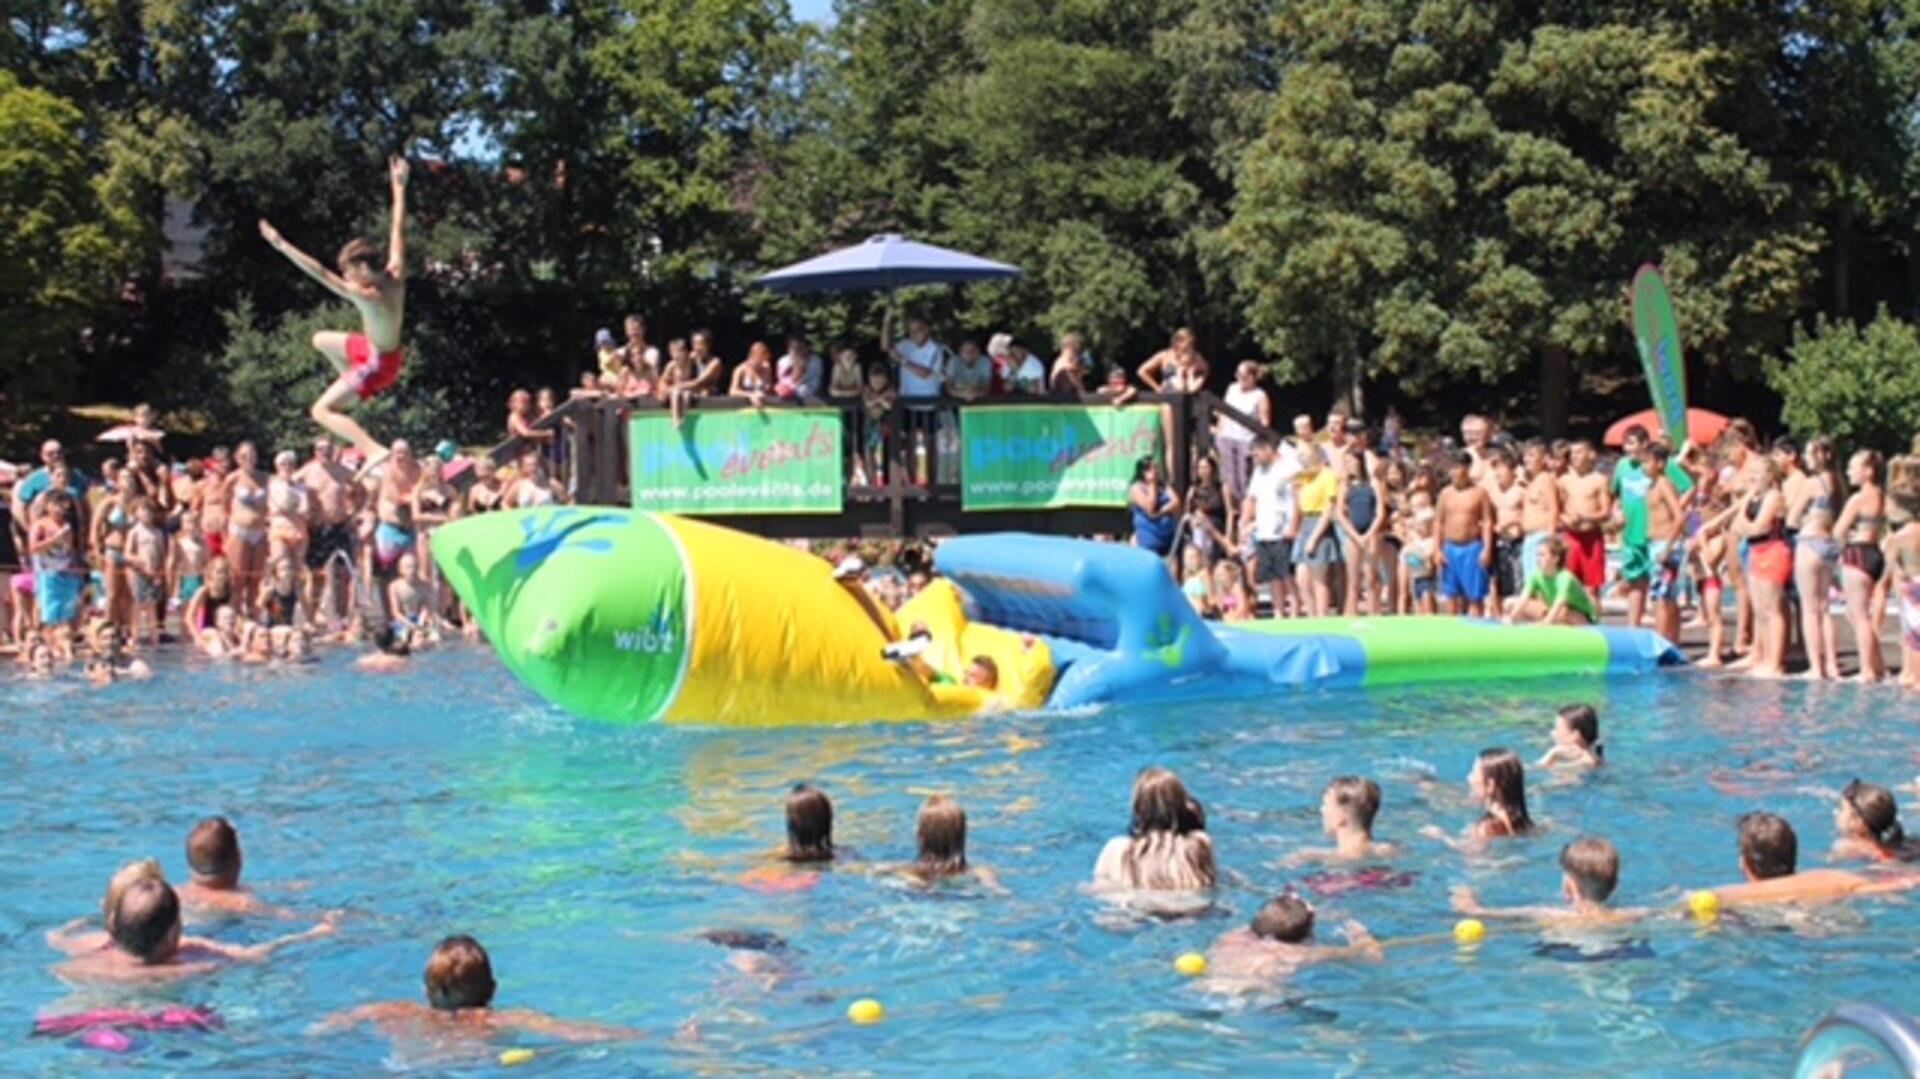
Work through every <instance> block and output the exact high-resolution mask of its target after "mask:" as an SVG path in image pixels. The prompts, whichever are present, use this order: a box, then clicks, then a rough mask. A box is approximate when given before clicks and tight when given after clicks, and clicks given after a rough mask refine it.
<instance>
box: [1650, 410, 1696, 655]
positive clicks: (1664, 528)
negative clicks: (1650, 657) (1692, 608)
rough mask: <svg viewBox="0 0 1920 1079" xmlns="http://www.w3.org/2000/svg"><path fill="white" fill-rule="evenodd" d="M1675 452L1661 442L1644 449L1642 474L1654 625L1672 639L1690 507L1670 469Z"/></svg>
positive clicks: (1677, 616)
mask: <svg viewBox="0 0 1920 1079" xmlns="http://www.w3.org/2000/svg"><path fill="white" fill-rule="evenodd" d="M1671 458H1672V454H1671V453H1669V452H1668V450H1667V448H1666V447H1665V446H1663V445H1661V444H1660V443H1658V442H1649V443H1648V444H1647V445H1646V447H1645V448H1644V449H1642V450H1641V451H1640V469H1641V475H1642V476H1643V477H1645V478H1646V479H1647V481H1648V482H1647V493H1646V509H1645V514H1646V539H1647V562H1648V566H1649V570H1650V573H1651V580H1650V583H1649V584H1648V586H1647V598H1648V599H1650V600H1652V601H1653V628H1654V629H1655V630H1656V631H1658V632H1659V634H1660V635H1661V636H1662V637H1665V638H1666V639H1667V640H1670V641H1677V640H1679V639H1680V596H1681V593H1682V591H1683V590H1684V589H1685V587H1686V583H1685V579H1684V577H1683V575H1682V573H1681V570H1682V569H1683V568H1684V566H1685V564H1686V557H1687V541H1686V529H1687V517H1686V509H1685V507H1684V506H1683V505H1682V504H1681V501H1680V490H1679V488H1678V487H1677V486H1676V485H1675V484H1674V482H1673V479H1672V477H1670V476H1669V475H1668V472H1667V468H1668V465H1667V462H1668V461H1669V460H1670V459H1671Z"/></svg>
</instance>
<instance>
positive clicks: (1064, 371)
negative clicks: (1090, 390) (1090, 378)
mask: <svg viewBox="0 0 1920 1079" xmlns="http://www.w3.org/2000/svg"><path fill="white" fill-rule="evenodd" d="M1083 347H1084V346H1083V344H1082V342H1081V340H1080V335H1079V334H1077V333H1070V334H1067V335H1066V336H1064V337H1062V338H1060V354H1059V355H1058V356H1056V357H1054V360H1053V371H1052V372H1051V373H1050V374H1049V375H1048V376H1047V392H1048V393H1051V394H1053V395H1054V396H1055V397H1079V396H1080V395H1082V394H1084V393H1086V392H1087V383H1086V378H1085V376H1084V375H1083V374H1082V373H1081V371H1082V365H1081V361H1080V352H1081V350H1082V348H1083Z"/></svg>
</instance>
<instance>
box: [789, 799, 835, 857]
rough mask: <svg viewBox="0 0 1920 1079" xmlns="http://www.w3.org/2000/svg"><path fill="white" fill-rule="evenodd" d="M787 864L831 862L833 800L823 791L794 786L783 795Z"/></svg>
mask: <svg viewBox="0 0 1920 1079" xmlns="http://www.w3.org/2000/svg"><path fill="white" fill-rule="evenodd" d="M786 858H787V860H788V861H790V862H830V861H832V860H833V800H832V799H831V798H828V797H827V792H825V791H823V790H821V789H820V788H818V787H813V786H809V785H807V784H805V783H797V784H795V785H794V788H793V790H792V791H791V792H790V793H788V795H787V851H786Z"/></svg>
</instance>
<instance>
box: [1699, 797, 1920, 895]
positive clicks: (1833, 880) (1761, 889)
mask: <svg viewBox="0 0 1920 1079" xmlns="http://www.w3.org/2000/svg"><path fill="white" fill-rule="evenodd" d="M1739 835H1740V874H1741V876H1743V877H1745V878H1746V879H1745V880H1744V881H1742V882H1741V883H1739V884H1723V885H1718V886H1716V887H1713V888H1711V889H1708V890H1709V891H1712V892H1713V893H1714V894H1715V895H1716V896H1717V897H1718V898H1719V901H1720V904H1721V905H1722V906H1734V905H1754V904H1765V903H1832V902H1836V901H1838V900H1842V899H1851V898H1853V897H1855V896H1866V895H1884V894H1886V893H1889V892H1900V891H1906V890H1908V889H1910V888H1914V887H1920V873H1916V872H1913V871H1911V870H1909V871H1904V872H1898V873H1888V874H1884V875H1875V876H1868V875H1865V874H1861V873H1853V872H1849V871H1847V870H1844V869H1806V870H1801V869H1798V868H1797V863H1798V861H1799V853H1800V841H1799V837H1797V836H1796V835H1795V834H1794V831H1793V825H1791V824H1788V823H1787V822H1786V821H1785V820H1783V819H1781V818H1780V817H1777V816H1775V815H1774V814H1772V813H1758V812H1756V813H1748V814H1746V815H1744V816H1742V817H1741V818H1740V824H1739Z"/></svg>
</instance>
